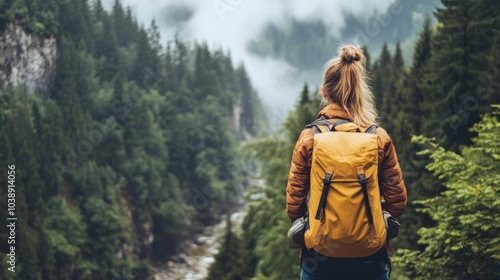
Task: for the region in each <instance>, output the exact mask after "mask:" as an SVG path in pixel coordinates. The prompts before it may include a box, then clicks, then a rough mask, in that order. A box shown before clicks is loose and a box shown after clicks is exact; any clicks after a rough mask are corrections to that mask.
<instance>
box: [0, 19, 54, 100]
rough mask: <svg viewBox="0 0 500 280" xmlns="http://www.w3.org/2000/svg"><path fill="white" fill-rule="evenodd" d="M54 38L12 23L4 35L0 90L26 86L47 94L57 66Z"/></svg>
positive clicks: (0, 35)
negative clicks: (31, 32)
mask: <svg viewBox="0 0 500 280" xmlns="http://www.w3.org/2000/svg"><path fill="white" fill-rule="evenodd" d="M56 57H57V44H56V39H55V38H54V37H48V38H43V37H40V36H38V35H36V34H30V33H27V32H26V31H24V30H23V28H22V27H21V25H20V24H18V23H15V22H11V23H8V24H7V25H6V26H5V29H4V30H2V31H1V32H0V90H3V89H5V88H8V87H13V86H17V85H21V84H25V85H26V86H27V87H28V89H29V90H31V91H34V92H36V93H37V94H40V95H46V94H47V93H48V91H49V89H50V86H51V83H52V80H53V77H54V74H55V68H56V67H55V66H56Z"/></svg>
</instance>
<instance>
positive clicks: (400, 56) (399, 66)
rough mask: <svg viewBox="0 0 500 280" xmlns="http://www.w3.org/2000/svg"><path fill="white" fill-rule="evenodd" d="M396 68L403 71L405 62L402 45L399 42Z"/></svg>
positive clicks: (395, 60)
mask: <svg viewBox="0 0 500 280" xmlns="http://www.w3.org/2000/svg"><path fill="white" fill-rule="evenodd" d="M393 64H394V66H395V67H396V69H398V70H401V69H403V67H404V65H405V62H404V60H403V54H402V52H401V44H400V43H399V40H398V42H397V43H396V53H395V54H394V62H393Z"/></svg>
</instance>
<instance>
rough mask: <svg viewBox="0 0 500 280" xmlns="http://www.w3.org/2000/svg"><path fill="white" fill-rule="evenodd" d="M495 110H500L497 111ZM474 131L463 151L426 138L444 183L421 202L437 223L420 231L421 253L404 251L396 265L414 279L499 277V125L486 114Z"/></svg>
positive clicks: (436, 171)
mask: <svg viewBox="0 0 500 280" xmlns="http://www.w3.org/2000/svg"><path fill="white" fill-rule="evenodd" d="M498 108H499V107H498V106H497V110H496V112H495V114H497V115H498V114H500V110H499V109H498ZM472 131H474V132H476V133H478V136H477V137H476V138H474V139H473V143H474V144H473V145H472V146H470V147H467V148H464V149H462V154H461V155H459V154H456V153H454V152H451V151H447V150H445V149H444V148H442V147H440V146H439V145H437V144H435V143H433V142H432V141H431V140H429V139H427V138H425V137H419V138H415V141H418V142H419V143H420V144H421V145H425V146H426V148H427V149H426V150H424V151H423V153H425V154H429V155H430V157H431V159H432V162H431V163H430V164H429V165H428V169H429V170H430V171H433V172H434V174H435V176H438V177H439V178H440V180H442V181H443V183H444V184H445V185H446V190H445V191H444V192H442V193H441V194H440V195H438V196H436V197H434V198H430V199H427V200H424V201H420V202H419V204H420V205H421V207H422V210H423V211H424V212H425V213H427V214H429V215H430V216H431V217H432V219H433V220H434V221H435V222H436V225H435V226H432V227H427V228H422V229H420V230H419V235H420V240H419V243H421V244H424V245H426V247H425V249H424V250H422V251H407V250H406V251H402V253H403V255H402V257H400V258H398V259H397V263H398V264H400V265H403V266H404V267H405V270H406V271H407V272H412V273H413V274H412V275H411V277H412V279H435V278H440V279H467V278H477V279H496V278H498V277H500V272H499V271H500V263H499V262H498V255H499V253H500V242H499V239H498V234H497V233H498V231H499V229H500V219H499V218H498V215H496V213H497V212H498V211H499V210H500V209H499V206H500V203H499V198H498V195H497V193H498V191H499V190H498V188H499V185H498V181H499V180H500V178H499V174H500V173H499V171H500V170H499V166H500V164H499V162H498V161H499V159H500V154H499V151H500V146H499V144H498V141H497V140H496V139H498V137H499V135H500V123H499V122H498V119H497V118H496V117H495V116H485V117H484V118H483V120H482V121H481V122H480V123H478V124H476V125H475V126H474V128H473V129H472Z"/></svg>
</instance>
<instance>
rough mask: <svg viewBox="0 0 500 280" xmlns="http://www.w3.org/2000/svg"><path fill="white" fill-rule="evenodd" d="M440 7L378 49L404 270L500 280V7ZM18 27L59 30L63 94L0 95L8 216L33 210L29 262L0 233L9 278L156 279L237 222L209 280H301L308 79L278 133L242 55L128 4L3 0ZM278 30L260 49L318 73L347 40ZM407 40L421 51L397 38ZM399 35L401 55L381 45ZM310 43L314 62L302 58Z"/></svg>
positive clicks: (0, 261) (1, 260)
mask: <svg viewBox="0 0 500 280" xmlns="http://www.w3.org/2000/svg"><path fill="white" fill-rule="evenodd" d="M410 2H411V3H410V4H406V5H409V6H407V7H411V9H417V10H425V11H427V10H429V9H430V8H429V6H425V7H424V6H423V4H422V3H423V2H426V1H425V0H422V3H416V2H419V1H415V0H413V1H410ZM435 2H440V3H435ZM431 7H432V15H431V16H430V17H428V18H426V19H425V20H424V21H423V22H422V24H421V25H420V26H418V27H414V26H410V25H401V26H400V29H398V30H396V31H394V30H391V29H386V30H385V31H384V32H383V35H381V36H380V38H379V39H377V41H376V42H375V43H377V44H378V45H376V46H374V47H373V48H375V49H376V50H377V55H375V56H374V55H369V54H370V48H372V46H370V44H368V45H364V46H363V48H364V50H365V53H366V54H367V70H368V73H369V77H370V87H371V88H372V90H373V93H374V95H375V98H376V104H377V110H378V112H379V119H380V125H381V126H382V127H384V128H385V129H386V130H387V132H388V133H389V135H390V136H391V138H392V140H393V142H394V145H395V147H396V149H397V152H398V157H399V162H400V164H401V167H402V169H403V175H404V180H405V183H406V187H407V192H408V205H407V209H406V211H405V213H404V214H403V215H402V216H401V217H399V218H398V220H399V221H400V222H401V224H402V227H401V231H400V233H399V236H398V237H397V238H396V239H395V240H393V241H392V246H393V248H394V251H395V253H394V254H393V256H392V260H393V271H392V274H391V279H400V280H409V279H445V280H447V279H500V234H499V233H500V217H499V216H498V213H500V198H499V197H500V196H499V192H500V142H499V140H498V139H500V122H499V121H500V63H499V61H500V2H498V1H496V0H461V1H454V0H441V1H432V5H431ZM408 9H410V8H408ZM410 14H411V13H410V11H408V10H405V13H403V14H401V15H399V17H400V18H401V20H403V18H407V17H408V16H409V15H410ZM349 21H350V22H356V19H355V18H354V17H349ZM12 25H14V26H17V27H19V28H21V29H22V30H24V31H25V32H27V33H29V34H33V35H35V36H38V37H40V38H55V40H56V47H57V59H56V61H55V66H54V67H55V73H54V75H53V77H52V81H51V83H50V88H49V90H48V91H46V92H34V91H33V90H31V89H30V88H29V87H27V86H26V85H23V84H20V85H18V86H15V87H7V88H4V89H2V90H1V91H0V169H1V173H2V174H4V175H3V177H2V178H1V180H3V183H2V187H1V188H0V209H1V210H0V220H2V221H4V222H3V223H4V224H5V223H6V224H8V222H10V220H9V217H12V216H14V215H15V217H16V218H17V220H16V221H15V225H16V230H15V244H14V245H15V246H14V247H15V260H16V265H15V272H12V271H11V270H9V268H10V267H11V265H10V264H9V259H11V257H10V256H9V253H11V251H12V249H11V248H12V247H11V246H12V244H10V243H9V242H8V240H9V239H8V237H9V234H11V233H9V228H7V227H5V226H4V225H2V229H1V230H0V279H12V280H21V279H22V280H24V279H29V280H31V279H35V280H42V279H43V280H49V279H89V280H90V279H92V280H93V279H103V280H108V279H155V278H154V277H155V270H156V268H157V267H159V266H161V264H163V263H165V262H168V261H171V260H172V259H173V258H174V257H175V256H177V255H178V254H180V253H183V250H184V249H185V248H183V247H182V246H181V244H183V242H186V240H187V241H189V240H192V239H193V238H194V236H196V235H197V234H200V233H202V232H203V231H204V229H205V228H207V227H210V226H213V225H214V224H217V223H220V222H221V221H224V220H225V222H224V224H225V228H224V230H223V232H222V234H221V235H220V236H219V238H218V250H217V253H216V254H215V256H214V261H213V263H212V264H211V265H210V267H209V269H208V272H207V275H206V279H209V280H215V279H217V280H240V279H241V280H247V279H248V280H250V279H253V280H260V279H276V280H281V279H300V277H299V251H298V250H292V249H289V248H288V247H287V242H286V238H287V237H286V233H287V231H288V229H289V227H290V226H291V222H290V219H289V218H288V216H287V215H286V212H285V194H286V193H285V189H286V185H287V179H288V173H289V170H290V159H291V156H292V152H293V149H294V146H295V143H296V140H297V138H298V136H299V134H300V133H301V131H302V130H303V128H304V126H305V125H306V124H308V123H311V122H312V121H314V120H315V118H316V115H317V113H318V111H319V110H320V109H321V106H322V105H321V102H320V100H319V99H318V94H317V88H318V86H319V85H318V84H308V83H304V85H303V87H302V88H297V93H300V94H299V95H298V96H299V97H298V98H297V100H296V102H295V107H294V108H292V109H291V110H290V112H289V113H288V116H287V117H286V119H285V120H284V121H283V122H282V124H281V125H280V126H279V127H273V128H270V127H269V125H268V123H269V121H268V119H267V118H266V115H269V113H271V114H272V112H268V111H267V110H266V109H265V104H264V103H263V101H262V100H261V98H260V97H259V95H258V93H257V91H256V90H255V88H254V86H253V85H252V81H251V77H250V76H249V74H248V72H247V70H246V69H245V66H244V64H243V63H240V62H234V61H233V59H232V57H231V53H230V51H229V50H225V49H224V48H222V47H209V45H208V44H207V43H206V42H197V41H195V42H190V41H186V40H183V39H181V38H179V36H175V37H173V38H162V37H161V36H160V30H159V26H158V25H157V23H156V22H155V20H151V22H150V24H149V25H147V26H145V25H144V24H141V23H139V21H138V20H137V18H136V17H135V16H134V15H133V12H132V10H131V8H129V7H125V6H124V5H123V4H122V3H121V2H120V0H114V3H113V5H112V9H111V10H107V9H105V8H104V7H103V3H101V0H90V1H89V0H60V1H57V0H53V1H42V0H0V34H3V32H4V30H7V29H8V28H9V26H12ZM294 26H295V27H294ZM295 28H299V29H300V24H299V23H297V22H292V26H291V27H290V30H294V29H295ZM307 28H310V29H314V30H316V31H315V32H316V33H321V32H322V30H323V29H324V28H325V27H324V25H323V24H322V23H310V24H309V26H308V27H307ZM265 30H266V31H265V35H264V39H263V42H261V41H259V40H254V41H251V42H249V45H248V48H250V49H251V51H253V52H254V53H256V54H257V55H262V56H266V55H269V56H274V57H282V58H285V59H294V60H293V62H294V63H295V64H296V65H301V66H304V63H305V64H306V65H305V66H304V67H306V68H308V67H312V66H311V65H309V63H312V62H311V61H314V60H317V61H322V62H326V61H323V59H320V58H318V56H323V55H325V54H326V53H332V50H334V49H335V48H336V46H337V42H336V41H335V40H336V39H334V38H323V40H320V41H315V40H314V38H315V36H311V39H310V40H308V41H307V42H304V41H303V42H296V43H297V44H298V47H297V48H287V47H286V45H287V43H289V42H294V39H293V38H291V37H287V36H285V35H286V34H285V35H283V34H282V33H280V31H279V30H278V29H277V28H276V27H273V26H272V25H270V26H268V27H267V29H265ZM323 31H324V30H323ZM291 32H292V33H293V32H294V31H291ZM343 32H344V33H348V31H346V29H344V30H343ZM407 33H415V34H414V37H415V38H416V39H415V41H414V42H412V45H411V49H410V53H411V54H412V55H411V60H409V59H407V58H406V59H405V55H404V52H405V50H404V48H405V46H402V44H401V43H400V42H399V39H401V40H405V39H407V38H406V37H403V36H407V35H408V34H407ZM405 34H406V35H405ZM276 36H278V37H279V36H282V37H280V38H281V39H282V43H283V44H281V45H279V46H277V45H276V44H275V42H273V40H276V38H275V37H276ZM391 36H397V37H398V38H397V42H396V43H395V44H394V46H395V47H394V48H391V47H390V46H389V44H390V43H384V42H383V41H380V40H381V38H382V39H384V40H389V38H392V37H391ZM399 36H401V38H399ZM379 41H380V42H379ZM302 43H303V44H307V45H301V44H302ZM342 43H348V42H342ZM325 45H327V46H328V48H329V50H330V51H328V50H325V48H326V47H325ZM379 45H380V46H379ZM307 46H313V48H312V49H313V50H316V51H314V53H316V56H314V55H310V56H311V57H307V56H306V57H299V56H298V55H296V54H297V53H298V52H303V51H304V50H310V49H311V48H309V47H307ZM294 47H295V46H294ZM0 56H6V54H2V53H0ZM295 59H296V60H295ZM301 59H302V60H304V61H302V60H301ZM2 61H3V60H2ZM0 67H2V68H4V66H2V65H0ZM0 70H1V69H0ZM10 71H12V69H10V70H9V71H7V72H10ZM12 167H13V168H12ZM9 170H15V179H12V180H11V177H8V176H7V175H8V174H10V173H8V172H9ZM7 185H12V186H15V187H13V188H10V187H9V188H8V187H7ZM11 189H14V190H13V191H12V190H11ZM12 193H14V195H12ZM9 195H10V196H9ZM8 197H15V209H14V210H11V209H10V208H11V206H9V204H8V202H9V201H8V200H7V198H8ZM237 210H238V211H243V213H244V215H243V219H242V221H241V223H236V224H235V223H233V222H232V221H231V218H230V215H231V213H233V212H234V211H237ZM167 279H168V278H167ZM180 279H184V278H180ZM188 280H189V279H188Z"/></svg>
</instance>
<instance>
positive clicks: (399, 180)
mask: <svg viewBox="0 0 500 280" xmlns="http://www.w3.org/2000/svg"><path fill="white" fill-rule="evenodd" d="M321 93H322V97H323V99H324V101H325V102H326V104H327V106H326V107H325V108H324V109H322V110H321V111H320V112H319V114H318V118H320V117H326V118H327V119H330V120H331V121H332V123H335V122H337V121H339V120H347V121H350V122H353V123H355V124H356V125H357V126H358V127H359V128H360V130H361V131H365V130H366V129H367V128H368V127H370V126H371V125H376V124H377V112H376V109H375V103H374V98H373V94H372V92H371V91H370V89H369V87H368V85H367V81H366V73H365V57H364V55H363V52H362V50H361V49H360V48H359V47H356V46H350V45H349V46H344V47H342V48H340V50H339V53H338V56H337V57H335V58H333V59H332V60H331V61H329V62H328V63H327V65H326V71H325V73H324V78H323V85H322V87H321ZM375 133H376V135H377V142H378V143H377V145H378V174H379V175H378V180H379V186H380V190H381V194H382V196H383V197H384V199H385V208H386V210H387V211H388V212H389V213H391V214H392V216H394V217H398V216H400V215H401V214H402V213H403V211H404V209H405V206H406V200H407V198H406V188H405V185H404V181H403V176H402V173H401V168H400V166H399V163H398V157H397V155H396V150H395V148H394V146H393V144H392V140H391V138H390V137H389V135H388V134H387V132H386V131H385V130H384V129H383V128H381V127H379V126H377V128H376V131H375ZM332 145H335V143H332ZM312 150H313V130H312V129H308V128H306V129H304V130H303V131H302V133H301V135H300V136H299V139H298V140H297V144H296V146H295V149H294V152H293V158H292V165H291V169H290V175H289V179H288V186H287V195H286V210H287V213H288V216H289V217H290V219H292V221H294V220H296V219H297V218H300V217H302V216H303V215H304V214H305V213H306V211H307V201H306V198H307V195H308V193H309V183H310V172H311V161H312V160H311V159H312V152H313V151H312ZM315 187H316V186H315ZM381 251H382V250H381ZM301 259H302V260H310V261H309V262H307V261H304V262H303V263H302V268H301V279H303V280H307V279H312V280H318V279H364V280H366V279H388V268H387V255H386V253H385V248H384V249H383V253H377V254H374V255H372V256H369V257H364V258H333V257H326V256H323V255H321V254H319V253H317V252H315V251H314V249H312V248H306V249H305V250H303V251H302V256H301Z"/></svg>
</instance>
